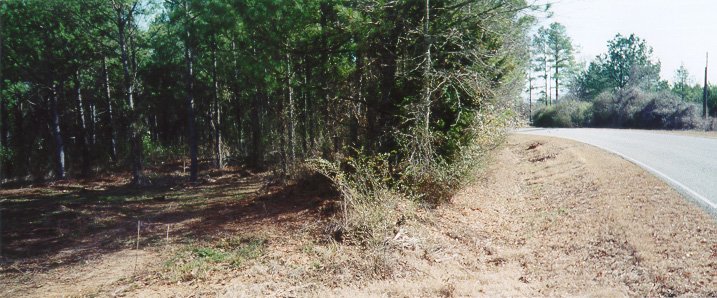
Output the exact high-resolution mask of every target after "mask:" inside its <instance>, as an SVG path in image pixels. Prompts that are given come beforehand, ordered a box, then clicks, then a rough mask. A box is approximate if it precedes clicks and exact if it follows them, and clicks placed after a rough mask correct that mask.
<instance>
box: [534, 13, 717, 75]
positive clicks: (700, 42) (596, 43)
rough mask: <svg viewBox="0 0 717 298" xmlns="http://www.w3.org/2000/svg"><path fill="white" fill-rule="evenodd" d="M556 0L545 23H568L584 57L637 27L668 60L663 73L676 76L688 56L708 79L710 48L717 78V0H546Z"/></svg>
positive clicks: (692, 67) (693, 68)
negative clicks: (707, 63)
mask: <svg viewBox="0 0 717 298" xmlns="http://www.w3.org/2000/svg"><path fill="white" fill-rule="evenodd" d="M541 1H543V2H545V1H548V2H551V3H553V6H552V11H553V12H554V14H553V17H552V18H551V19H547V20H544V21H543V22H544V23H545V24H549V23H551V22H559V23H562V24H563V25H565V27H566V28H567V31H568V34H569V35H570V37H571V38H572V39H573V43H574V44H576V45H578V47H579V51H580V53H579V54H578V55H577V56H576V58H577V59H578V61H580V60H584V61H588V62H589V61H591V60H592V59H593V58H594V57H595V56H596V55H598V54H601V53H604V52H606V51H607V41H608V40H610V39H612V38H613V37H614V36H615V35H616V34H617V33H621V34H623V35H628V34H630V33H635V34H637V35H638V36H639V37H641V38H643V39H645V41H646V42H647V44H648V45H650V46H652V47H653V49H654V53H653V56H654V57H655V58H656V59H659V60H660V61H661V62H662V73H661V76H662V78H663V79H667V80H669V81H673V78H674V73H675V70H676V69H677V68H678V67H679V66H680V64H681V63H683V62H684V64H685V66H686V67H687V69H688V70H689V72H690V75H691V77H692V79H693V80H694V82H697V81H699V82H702V81H703V80H704V78H703V76H704V67H705V53H706V52H708V51H709V52H710V55H711V56H712V57H711V58H710V60H711V63H710V64H711V65H712V66H711V67H710V70H709V75H708V77H709V81H710V82H712V83H714V82H717V34H714V33H715V32H717V0H541Z"/></svg>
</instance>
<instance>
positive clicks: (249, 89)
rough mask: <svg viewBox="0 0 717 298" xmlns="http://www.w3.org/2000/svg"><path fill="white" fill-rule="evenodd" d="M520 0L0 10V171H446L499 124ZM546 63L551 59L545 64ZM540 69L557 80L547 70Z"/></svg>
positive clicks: (227, 0) (523, 49)
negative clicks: (381, 163)
mask: <svg viewBox="0 0 717 298" xmlns="http://www.w3.org/2000/svg"><path fill="white" fill-rule="evenodd" d="M536 9H538V7H536V6H534V5H532V4H530V3H528V2H526V1H524V0H477V1H460V0H425V1H408V0H368V1H351V0H301V1H281V0H165V1H149V0H147V1H138V0H66V1H40V0H7V1H2V3H0V13H1V18H2V19H1V22H2V27H1V28H2V29H1V30H2V32H1V34H2V46H1V47H0V48H1V51H2V53H1V55H0V56H1V57H2V64H1V65H0V71H1V74H0V78H1V80H0V82H1V84H2V86H0V107H1V109H0V162H2V165H0V175H1V176H2V177H3V178H5V179H20V180H25V179H46V178H55V179H62V178H65V177H68V176H72V177H90V176H92V175H93V174H95V173H98V172H103V171H124V170H128V171H129V172H130V173H131V175H132V181H133V182H134V183H137V184H144V183H147V182H148V181H147V177H146V175H145V168H146V166H147V163H149V162H152V161H153V160H154V159H161V160H162V161H172V160H176V159H177V158H180V157H186V158H187V159H188V160H189V175H188V176H189V177H188V178H189V180H190V181H196V180H197V179H198V177H199V172H200V165H201V164H202V161H206V162H210V164H211V165H212V166H213V167H215V168H220V169H221V168H223V167H225V166H226V165H227V164H234V165H243V166H248V167H251V168H254V169H258V170H264V169H267V168H272V169H275V170H276V171H277V173H279V175H280V176H281V177H288V176H290V175H292V173H294V171H295V170H296V167H297V165H299V164H301V163H302V162H303V161H305V160H307V159H310V158H317V157H320V158H324V159H329V160H332V159H337V158H340V157H341V156H349V155H352V154H357V153H356V152H365V153H366V154H382V153H386V154H391V156H392V158H391V160H392V162H393V163H394V164H395V165H404V166H403V167H404V168H405V167H406V166H405V165H406V164H413V165H416V164H428V163H433V162H435V161H436V160H441V161H442V162H447V163H450V162H451V161H453V160H455V159H456V158H458V157H459V156H460V155H461V152H462V150H464V148H466V147H467V146H470V145H471V144H472V142H473V141H474V140H475V138H476V137H478V136H479V134H480V131H479V130H477V129H476V127H478V126H480V125H484V123H483V122H482V120H481V119H482V118H481V117H482V116H484V115H486V114H489V113H498V114H500V113H509V112H508V111H509V109H510V108H512V103H514V102H515V101H514V100H515V98H517V97H518V96H519V92H520V89H521V88H520V86H522V84H523V82H524V81H525V73H526V69H527V67H528V64H529V63H528V59H527V57H528V46H529V38H528V37H527V36H528V30H529V28H530V27H531V26H532V24H533V22H534V18H533V17H532V16H531V12H532V11H535V10H536ZM559 63H562V62H559ZM556 74H557V72H556Z"/></svg>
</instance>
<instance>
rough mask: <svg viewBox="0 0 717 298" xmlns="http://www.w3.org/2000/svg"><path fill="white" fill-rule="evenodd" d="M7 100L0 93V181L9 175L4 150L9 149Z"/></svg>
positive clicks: (0, 79)
mask: <svg viewBox="0 0 717 298" xmlns="http://www.w3.org/2000/svg"><path fill="white" fill-rule="evenodd" d="M0 90H2V77H0ZM7 102H8V101H7V100H6V99H5V97H4V96H2V94H0V153H2V154H0V181H2V180H3V179H5V178H8V177H9V176H10V167H9V166H10V161H9V160H8V159H7V157H8V156H6V155H5V152H8V151H7V150H8V149H10V144H9V143H8V134H9V132H10V130H9V126H8V125H9V122H8V110H7Z"/></svg>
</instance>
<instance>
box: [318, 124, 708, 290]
mask: <svg viewBox="0 0 717 298" xmlns="http://www.w3.org/2000/svg"><path fill="white" fill-rule="evenodd" d="M427 225H428V227H427V228H425V230H424V231H423V232H422V233H420V234H421V237H422V238H423V239H425V240H424V243H423V246H424V248H425V249H426V251H427V252H440V257H438V256H437V255H438V253H427V254H426V255H428V256H429V257H427V258H428V259H430V260H431V262H425V261H423V260H419V259H417V260H413V261H411V260H410V259H407V260H406V262H407V263H409V264H413V267H414V268H417V269H418V270H417V271H418V272H421V273H420V274H418V276H417V277H415V276H414V277H410V278H405V279H401V280H391V281H382V282H378V283H373V284H370V285H368V286H366V287H364V288H362V289H361V290H357V289H355V288H353V289H344V290H339V291H338V292H337V291H333V292H332V293H333V294H342V295H346V294H349V293H352V294H353V293H356V292H359V293H361V294H367V295H384V294H391V293H403V294H406V293H410V295H413V296H432V295H444V296H475V295H485V296H564V295H569V296H574V295H587V296H604V297H615V296H625V295H627V296H674V295H690V296H692V295H696V296H703V297H704V296H715V295H717V224H716V221H715V220H714V218H712V217H711V216H710V215H708V214H707V213H706V212H705V211H703V210H702V209H701V208H699V207H698V206H696V205H694V204H692V203H690V202H689V201H687V200H685V199H684V198H683V197H681V196H680V194H678V193H677V192H676V191H675V190H673V189H672V188H671V187H669V186H668V185H667V184H666V183H664V182H663V181H661V180H659V179H658V178H656V177H654V176H652V175H651V174H649V173H648V172H646V171H645V170H643V169H642V168H640V167H638V166H636V165H634V164H632V163H630V162H628V161H626V160H624V159H622V158H620V157H618V156H616V155H614V154H611V153H608V152H605V151H602V150H600V149H598V148H595V147H592V146H589V145H586V144H582V143H578V142H575V141H570V140H564V139H558V138H550V137H542V136H530V135H522V134H514V135H511V136H510V137H509V138H508V139H507V142H506V145H505V146H504V147H503V148H501V149H499V150H498V151H497V152H496V153H495V157H494V161H493V162H492V164H491V165H490V166H489V168H488V169H487V170H486V172H485V173H483V175H481V176H480V178H479V180H478V181H477V182H476V183H474V184H473V185H472V186H470V187H468V188H466V189H465V190H464V191H462V192H461V193H460V194H459V195H458V196H456V197H455V199H454V200H453V202H452V203H451V204H449V205H447V206H444V207H441V208H440V209H439V210H438V212H437V214H436V215H435V218H434V219H433V220H432V222H431V223H429V224H427ZM424 259H425V258H424Z"/></svg>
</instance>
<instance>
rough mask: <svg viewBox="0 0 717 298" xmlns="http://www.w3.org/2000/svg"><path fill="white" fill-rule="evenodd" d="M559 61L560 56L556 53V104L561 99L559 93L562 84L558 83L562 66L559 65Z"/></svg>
mask: <svg viewBox="0 0 717 298" xmlns="http://www.w3.org/2000/svg"><path fill="white" fill-rule="evenodd" d="M558 61H559V60H558V55H557V53H556V55H555V102H558V99H559V97H558V95H559V93H558V92H559V90H560V82H559V81H558V78H559V76H560V65H559V62H558Z"/></svg>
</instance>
